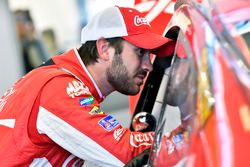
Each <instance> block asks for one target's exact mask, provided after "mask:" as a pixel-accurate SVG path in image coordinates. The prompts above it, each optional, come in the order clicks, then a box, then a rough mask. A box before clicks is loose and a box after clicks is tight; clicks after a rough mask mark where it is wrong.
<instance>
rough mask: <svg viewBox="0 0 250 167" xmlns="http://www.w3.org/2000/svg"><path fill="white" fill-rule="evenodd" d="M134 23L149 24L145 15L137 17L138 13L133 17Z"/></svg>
mask: <svg viewBox="0 0 250 167" xmlns="http://www.w3.org/2000/svg"><path fill="white" fill-rule="evenodd" d="M134 24H135V25H136V26H141V25H149V26H150V24H149V23H148V21H147V19H146V18H145V17H139V16H138V15H136V16H135V17H134Z"/></svg>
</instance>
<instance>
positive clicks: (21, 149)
mask: <svg viewBox="0 0 250 167" xmlns="http://www.w3.org/2000/svg"><path fill="white" fill-rule="evenodd" d="M169 41H170V40H169V39H167V38H165V37H162V36H160V35H157V34H154V33H152V32H151V27H150V24H149V23H148V22H147V20H146V19H145V18H144V17H143V16H142V14H141V13H140V12H138V11H137V10H135V9H133V8H125V7H118V6H116V7H109V8H107V9H105V10H103V11H102V12H100V13H99V14H97V15H96V16H95V17H94V18H93V19H92V20H91V21H90V22H89V23H88V24H87V25H86V26H85V27H84V28H83V29H82V34H81V43H82V45H81V47H80V48H75V49H72V50H69V51H67V52H66V53H64V54H62V55H60V56H54V57H53V58H52V59H50V60H48V61H47V62H46V63H45V64H43V65H42V66H40V67H39V68H37V69H34V70H33V71H31V72H30V73H28V74H27V75H25V76H24V77H22V78H21V79H20V80H19V81H18V82H16V83H15V84H14V86H13V87H12V88H10V89H9V90H8V91H7V92H6V93H5V94H4V96H3V97H2V98H1V99H0V136H1V137H0V148H1V149H0V166H82V164H83V161H90V162H92V163H94V164H96V165H97V166H109V167H110V166H123V165H125V164H126V163H127V162H128V161H129V160H131V159H132V158H133V157H135V156H137V155H139V154H140V153H142V152H143V151H144V150H145V149H148V148H150V146H151V143H152V139H153V132H147V133H142V132H131V131H130V130H129V129H127V128H123V127H122V126H121V125H120V123H119V122H118V121H117V120H116V119H115V118H114V117H113V116H112V115H109V114H106V113H105V111H103V110H102V109H101V108H100V103H101V102H102V101H103V100H104V98H105V97H106V96H108V95H109V94H110V93H112V92H113V91H118V92H121V93H123V94H126V95H135V94H137V93H138V92H139V90H140V86H141V85H142V84H143V80H144V78H145V77H146V75H147V73H148V72H150V71H152V64H151V62H150V58H149V53H150V51H151V50H153V49H155V48H158V47H160V46H162V45H163V44H166V43H167V42H169Z"/></svg>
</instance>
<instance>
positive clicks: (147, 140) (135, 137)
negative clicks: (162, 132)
mask: <svg viewBox="0 0 250 167" xmlns="http://www.w3.org/2000/svg"><path fill="white" fill-rule="evenodd" d="M152 141H153V135H152V134H151V133H137V134H132V133H131V134H130V144H131V146H133V147H140V146H150V145H151V144H152Z"/></svg>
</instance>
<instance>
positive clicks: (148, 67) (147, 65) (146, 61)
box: [142, 55, 153, 72]
mask: <svg viewBox="0 0 250 167" xmlns="http://www.w3.org/2000/svg"><path fill="white" fill-rule="evenodd" d="M142 69H144V70H145V71H147V72H151V71H153V65H152V63H151V60H150V57H149V55H145V56H144V58H143V62H142Z"/></svg>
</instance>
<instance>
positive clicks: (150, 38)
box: [81, 6, 171, 49]
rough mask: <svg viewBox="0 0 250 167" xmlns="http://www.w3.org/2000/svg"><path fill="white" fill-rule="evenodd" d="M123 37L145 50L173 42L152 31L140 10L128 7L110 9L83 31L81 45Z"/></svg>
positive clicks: (101, 13)
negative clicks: (102, 39)
mask: <svg viewBox="0 0 250 167" xmlns="http://www.w3.org/2000/svg"><path fill="white" fill-rule="evenodd" d="M102 37H103V38H114V37H122V38H123V39H125V40H127V41H128V42H130V43H132V44H134V45H136V46H137V47H140V48H144V49H155V48H158V47H160V46H162V45H164V44H165V43H167V42H169V41H171V40H170V39H168V38H166V37H163V36H161V35H159V34H156V33H153V32H152V31H151V25H150V24H149V22H148V21H147V19H146V18H145V17H144V16H143V15H142V13H140V12H139V11H138V10H136V9H133V8H128V7H119V6H114V7H108V8H107V9H104V10H103V11H101V12H100V13H98V14H97V15H96V16H94V17H93V19H92V20H90V21H89V22H88V24H87V25H86V26H85V27H84V28H83V29H82V32H81V43H82V44H84V43H86V42H87V41H94V40H98V39H100V38H102Z"/></svg>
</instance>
